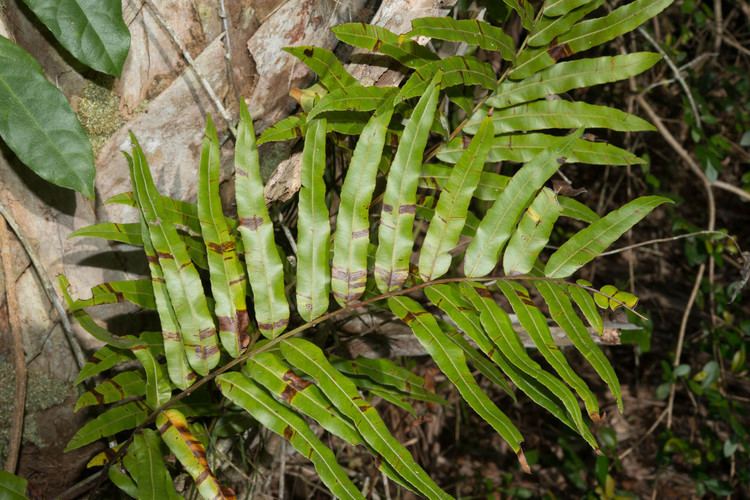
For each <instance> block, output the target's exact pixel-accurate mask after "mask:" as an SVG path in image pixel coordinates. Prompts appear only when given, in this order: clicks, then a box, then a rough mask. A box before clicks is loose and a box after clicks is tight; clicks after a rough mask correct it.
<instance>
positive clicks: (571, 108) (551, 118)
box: [464, 99, 656, 134]
mask: <svg viewBox="0 0 750 500" xmlns="http://www.w3.org/2000/svg"><path fill="white" fill-rule="evenodd" d="M486 116H487V110H486V109H482V110H479V111H478V112H477V113H475V114H474V116H472V117H471V120H469V122H468V123H467V124H466V127H464V132H466V133H467V134H473V133H475V132H476V131H477V129H478V128H479V126H480V124H481V123H482V120H484V118H485V117H486ZM492 122H493V124H494V126H495V133H496V134H503V133H508V132H518V131H532V130H544V129H550V128H559V129H570V128H578V127H586V128H607V129H610V130H617V131H619V132H639V131H651V130H656V129H655V128H654V126H653V125H651V124H650V123H648V122H647V121H646V120H644V119H642V118H639V117H637V116H635V115H631V114H630V113H626V112H624V111H620V110H619V109H615V108H610V107H607V106H598V105H595V104H588V103H585V102H571V101H565V100H561V99H557V100H553V101H548V100H541V101H535V102H531V103H528V104H519V105H517V106H513V107H511V108H505V109H501V110H499V111H495V112H494V113H493V114H492Z"/></svg>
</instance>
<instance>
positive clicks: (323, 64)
mask: <svg viewBox="0 0 750 500" xmlns="http://www.w3.org/2000/svg"><path fill="white" fill-rule="evenodd" d="M284 51H285V52H288V53H290V54H292V55H293V56H294V57H296V58H297V59H299V60H300V61H302V62H303V63H305V65H306V66H307V67H309V68H310V69H311V70H313V71H314V72H315V73H316V74H317V75H318V79H319V80H320V83H321V84H322V85H323V86H324V87H325V88H326V89H327V90H328V91H329V92H333V91H334V90H343V91H346V90H347V89H353V88H359V87H361V86H362V85H360V83H359V82H358V81H357V79H356V78H354V77H353V76H352V75H350V74H349V73H348V72H347V71H346V68H344V65H343V64H341V61H339V60H338V58H337V57H336V55H335V54H334V53H333V52H331V51H330V50H328V49H324V48H321V47H310V46H300V47H286V48H284Z"/></svg>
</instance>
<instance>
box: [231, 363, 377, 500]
mask: <svg viewBox="0 0 750 500" xmlns="http://www.w3.org/2000/svg"><path fill="white" fill-rule="evenodd" d="M216 383H217V384H218V386H219V389H221V392H222V394H224V396H226V397H227V398H228V399H229V400H231V401H232V402H234V403H235V404H236V405H238V406H240V407H241V408H243V409H244V410H245V411H247V412H248V413H250V414H251V415H252V416H253V417H254V418H256V419H257V420H258V421H259V422H260V423H262V424H263V426H264V427H266V428H268V429H270V430H272V431H273V432H275V433H276V434H278V435H279V436H282V437H283V438H284V439H286V440H287V441H289V443H290V444H291V445H292V446H294V449H296V450H297V451H298V452H299V453H300V454H302V455H303V456H305V457H307V458H309V459H310V461H312V463H313V465H314V466H315V470H316V471H317V472H318V474H319V475H320V479H321V480H322V481H323V483H324V484H325V485H326V486H327V487H328V489H330V490H331V492H332V493H333V494H334V495H336V496H337V497H339V498H347V499H349V498H362V499H364V496H363V495H362V494H361V493H360V492H359V490H357V488H356V487H355V486H354V485H353V484H352V482H351V481H350V480H349V478H348V477H347V475H346V472H344V470H343V469H342V468H341V466H340V465H339V464H338V463H337V462H336V457H335V456H334V454H333V452H332V451H331V450H330V449H329V448H328V447H327V446H325V445H324V444H323V443H322V442H321V441H320V440H319V439H318V438H317V437H316V436H315V434H314V433H313V432H312V430H310V428H309V427H308V425H307V424H306V423H305V421H304V420H302V418H300V416H299V415H297V414H296V413H294V412H293V411H291V410H290V409H288V408H287V407H285V406H284V405H282V404H281V403H279V402H278V401H276V400H274V399H273V398H272V397H271V396H270V395H269V394H268V393H267V392H266V391H265V390H263V389H262V388H260V387H259V386H258V385H257V384H255V383H254V382H252V381H251V380H249V379H247V377H245V376H244V375H242V374H241V373H237V372H234V373H225V374H223V375H219V376H218V377H217V378H216Z"/></svg>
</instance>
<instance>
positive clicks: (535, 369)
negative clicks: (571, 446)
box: [460, 283, 598, 449]
mask: <svg viewBox="0 0 750 500" xmlns="http://www.w3.org/2000/svg"><path fill="white" fill-rule="evenodd" d="M460 288H461V291H462V292H463V293H464V295H465V296H466V297H467V299H468V300H469V302H471V304H472V305H473V306H474V308H475V309H476V310H477V311H479V320H480V322H481V323H482V326H483V327H484V330H485V332H487V336H488V337H490V339H491V340H492V342H493V344H495V346H497V348H498V349H500V351H502V353H503V355H504V356H506V357H507V358H508V360H509V361H510V362H511V363H512V364H513V365H514V366H515V367H516V368H517V369H518V370H520V371H521V372H523V373H525V374H526V375H528V376H529V377H531V378H533V379H535V380H537V381H538V382H539V383H540V384H542V385H543V386H544V387H547V388H548V389H549V390H550V392H551V393H552V394H554V395H555V396H556V397H557V398H559V399H560V401H561V402H562V404H563V406H564V407H565V409H566V411H567V413H568V415H569V416H570V418H571V419H572V421H573V422H574V424H575V428H576V429H577V430H578V433H579V434H581V436H582V437H583V438H584V439H585V440H586V441H587V442H588V443H589V444H590V445H591V446H592V447H593V448H594V449H597V448H598V445H597V444H596V439H595V438H594V436H593V435H592V434H591V431H590V430H589V428H588V426H587V425H586V423H585V422H584V420H583V418H582V416H581V409H580V408H579V407H578V402H577V400H576V398H575V396H574V395H573V393H572V392H570V390H569V389H568V387H567V386H566V385H565V384H563V383H562V382H561V381H560V380H559V379H558V378H556V377H554V376H553V375H551V374H550V373H549V372H547V371H545V370H544V369H543V368H542V367H541V366H540V365H539V364H538V363H537V362H536V361H534V360H533V359H531V357H530V356H529V355H528V353H527V352H526V351H525V350H524V348H523V344H521V341H520V340H519V338H518V335H517V334H516V332H515V331H514V330H513V325H512V324H511V322H510V318H509V317H508V314H507V313H506V312H505V311H503V310H502V309H501V308H500V306H499V305H498V304H497V303H496V302H495V299H494V297H492V294H491V293H490V292H489V290H487V288H485V287H484V286H482V285H477V284H469V283H462V284H461V287H460ZM589 340H590V339H589Z"/></svg>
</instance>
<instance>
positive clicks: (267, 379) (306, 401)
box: [242, 352, 363, 445]
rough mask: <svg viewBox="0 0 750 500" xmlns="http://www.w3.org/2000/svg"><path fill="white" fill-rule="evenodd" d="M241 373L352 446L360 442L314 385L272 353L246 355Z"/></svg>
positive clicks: (345, 420) (357, 436) (353, 428)
mask: <svg viewBox="0 0 750 500" xmlns="http://www.w3.org/2000/svg"><path fill="white" fill-rule="evenodd" d="M242 372H243V373H244V374H245V375H246V376H247V377H248V378H249V379H251V380H253V381H255V382H258V383H259V384H261V385H262V386H264V387H265V388H266V389H267V390H268V391H269V392H270V393H271V394H273V395H274V396H275V397H276V398H277V399H279V400H281V401H283V402H284V403H286V404H288V405H289V406H291V407H292V408H294V409H295V410H297V411H299V412H301V413H304V414H305V415H307V416H308V417H310V418H312V419H313V420H314V421H315V422H317V423H318V424H320V426H321V427H323V428H324V429H325V430H327V431H328V432H330V433H331V434H334V435H335V436H338V437H340V438H341V439H343V440H344V441H346V442H347V443H349V444H352V445H358V444H362V442H363V441H362V436H360V434H359V432H358V431H357V429H356V428H355V427H354V426H353V425H352V424H351V422H349V420H347V419H346V418H345V417H344V416H343V415H341V414H340V413H339V412H338V410H336V408H335V407H333V406H332V405H331V402H330V401H329V400H328V399H327V398H326V397H325V395H323V393H322V392H320V389H318V387H317V386H316V385H315V384H312V383H311V382H309V381H307V380H305V379H303V378H302V377H300V376H299V375H297V374H296V373H294V370H292V367H291V366H289V365H288V364H287V363H286V362H285V361H284V360H283V358H282V357H281V356H280V355H279V354H277V353H275V352H263V353H260V354H258V355H256V356H253V357H252V358H250V359H249V360H248V362H247V364H246V365H245V367H244V368H243V369H242Z"/></svg>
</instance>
